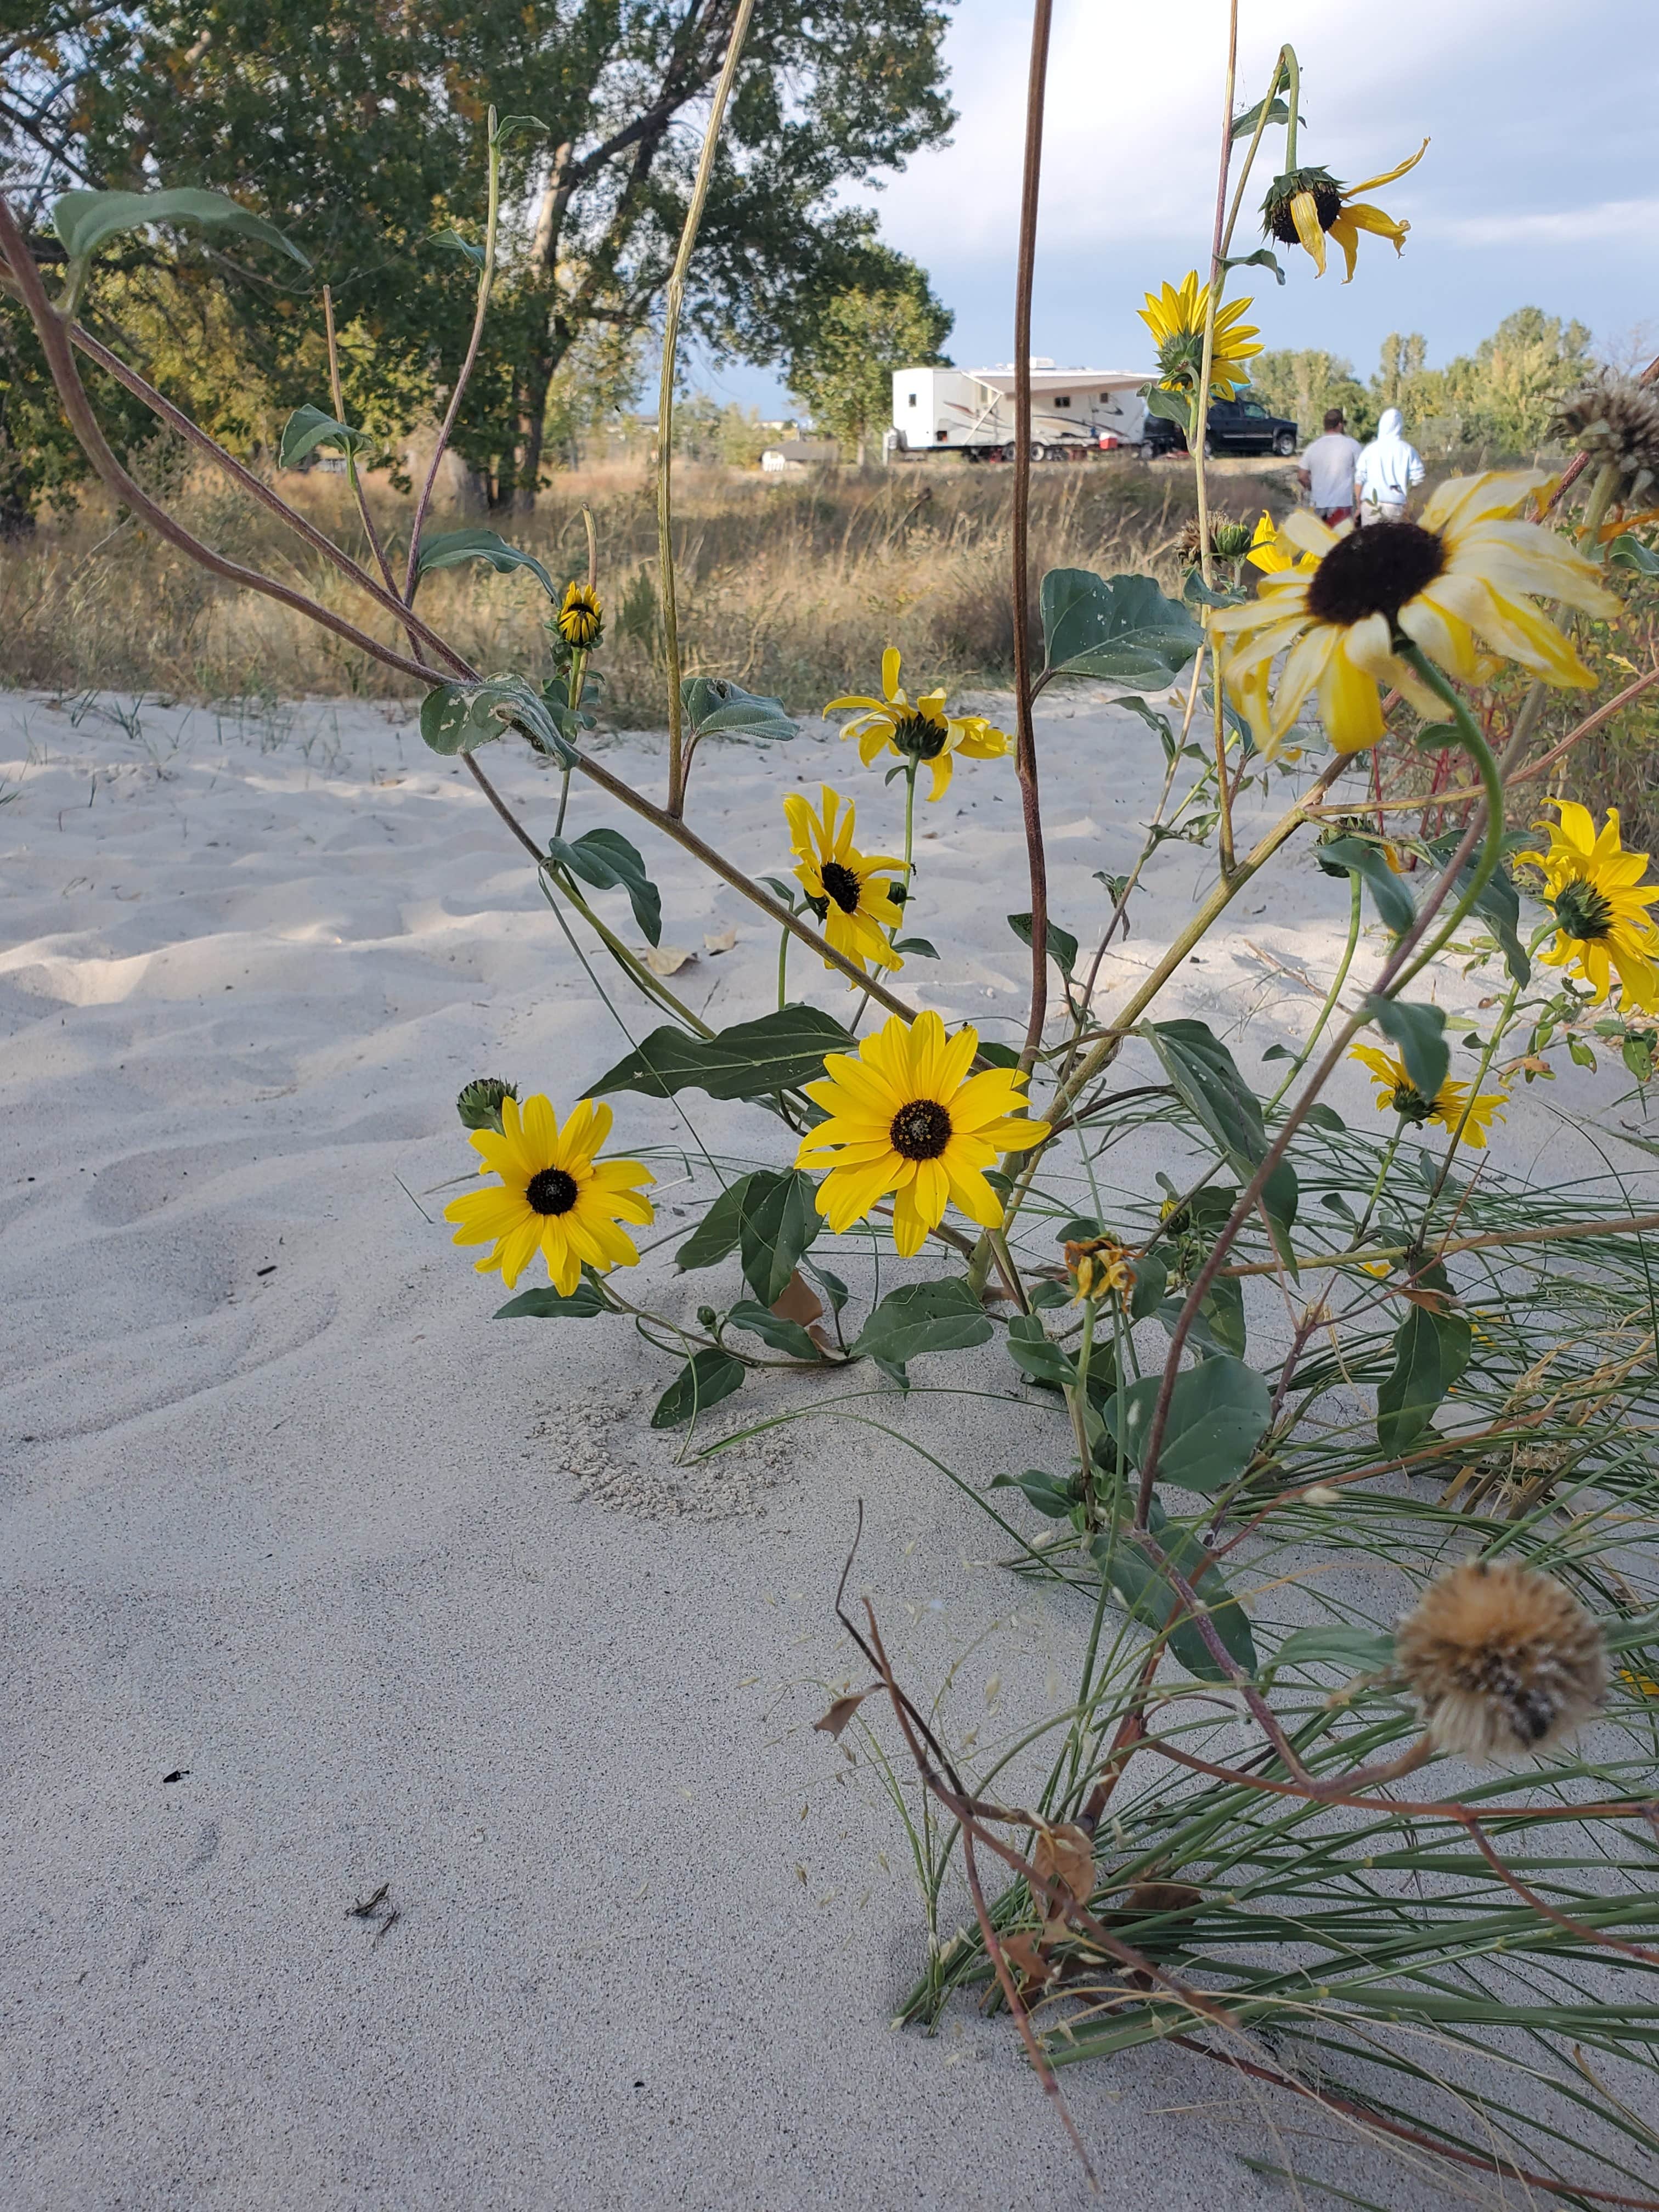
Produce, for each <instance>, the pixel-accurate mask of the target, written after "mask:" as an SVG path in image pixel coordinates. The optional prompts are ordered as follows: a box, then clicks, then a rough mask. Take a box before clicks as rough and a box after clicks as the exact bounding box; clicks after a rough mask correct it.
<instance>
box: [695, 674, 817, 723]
mask: <svg viewBox="0 0 1659 2212" xmlns="http://www.w3.org/2000/svg"><path fill="white" fill-rule="evenodd" d="M680 704H681V707H682V708H683V710H684V714H685V719H686V720H687V721H688V722H689V723H690V725H691V729H692V732H693V734H694V735H695V736H697V737H699V738H714V737H728V736H729V737H744V738H793V737H794V736H795V735H796V734H797V733H798V732H799V728H800V725H799V723H798V722H793V721H791V720H790V719H789V716H788V715H787V714H786V713H785V712H784V708H783V702H782V700H781V699H767V698H763V696H761V694H760V693H759V692H757V691H745V690H744V688H743V686H742V684H733V683H732V682H731V681H730V680H729V679H728V678H726V677H724V676H688V677H687V678H686V679H685V681H684V684H681V686H680Z"/></svg>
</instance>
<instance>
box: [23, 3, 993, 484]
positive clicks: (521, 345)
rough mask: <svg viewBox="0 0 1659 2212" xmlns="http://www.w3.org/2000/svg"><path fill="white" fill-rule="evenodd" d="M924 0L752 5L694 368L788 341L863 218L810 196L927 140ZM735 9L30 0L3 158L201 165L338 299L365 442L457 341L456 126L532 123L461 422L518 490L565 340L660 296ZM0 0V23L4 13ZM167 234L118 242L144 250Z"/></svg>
mask: <svg viewBox="0 0 1659 2212" xmlns="http://www.w3.org/2000/svg"><path fill="white" fill-rule="evenodd" d="M947 6H948V0H839V4H838V5H837V6H836V8H835V9H818V8H815V7H814V6H813V5H812V4H811V0H758V4H757V7H756V9H755V12H754V16H753V20H752V22H751V26H750V33H749V39H748V42H747V46H746V48H745V52H744V60H743V63H742V65H741V67H740V69H739V71H738V79H737V83H736V86H735V88H734V91H733V94H732V101H731V105H730V107H729V109H728V114H727V123H726V132H725V135H724V137H723V139H722V142H721V146H720V153H719V155H718V158H717V160H716V161H715V165H714V176H713V181H712V185H711V189H710V192H709V197H708V208H707V211H706V214H705V216H704V219H703V223H702V232H701V234H700V238H699V243H698V249H697V252H696V258H695V261H694V264H693V268H692V271H691V279H690V295H689V298H688V301H687V313H686V325H687V327H688V329H689V330H690V331H691V332H693V333H695V334H696V336H697V337H700V338H701V339H702V342H703V344H704V347H705V349H706V350H707V351H708V353H709V354H711V355H712V356H714V358H716V359H718V358H720V357H728V358H729V357H731V356H741V357H744V358H747V359H750V360H761V361H765V360H770V359H775V358H776V357H777V356H779V354H781V353H783V352H787V350H788V344H789V337H790V334H791V331H792V328H793V317H794V315H795V313H796V312H797V310H798V307H799V301H800V300H801V298H803V297H805V296H807V295H815V296H823V295H827V294H829V293H832V292H834V291H836V290H842V289H848V286H849V284H851V283H855V282H857V281H858V278H859V276H860V272H861V271H862V270H863V269H864V268H865V266H866V264H867V262H868V258H869V255H870V252H871V233H872V225H871V223H870V220H869V218H868V217H867V216H863V215H862V214H860V213H858V212H856V211H849V210H845V209H839V208H837V207H836V206H835V205H834V204H833V197H834V195H835V193H836V191H837V189H838V188H840V187H842V186H844V185H848V184H851V183H859V182H867V181H869V180H870V179H872V177H874V176H875V175H876V174H878V173H879V172H880V171H882V170H883V169H885V168H890V167H894V166H896V165H897V164H899V163H902V161H903V160H904V159H905V158H906V157H907V156H908V155H910V154H912V153H914V152H915V151H916V150H917V149H919V148H921V147H923V146H927V145H930V144H933V143H937V142H938V141H939V140H940V139H941V138H942V137H944V136H945V132H946V131H948V129H949V127H950V125H951V121H952V119H953V118H952V117H951V110H950V107H949V105H948V103H947V102H946V100H945V94H944V90H943V83H942V79H943V63H942V59H941V54H940V47H941V42H942V40H943V37H944V32H945V22H946V9H947ZM736 8H737V0H678V4H671V0H538V4H535V5H532V6H526V5H524V4H523V0H472V4H471V5H469V6H468V7H466V8H465V9H458V8H453V7H451V6H449V5H447V4H445V3H444V0H138V4H137V5H126V6H104V5H100V0H41V4H40V6H39V7H37V8H35V9H33V10H32V11H31V12H32V13H33V16H34V22H33V27H31V28H30V29H29V30H28V31H27V33H21V34H19V35H18V36H16V37H15V38H9V37H8V35H7V33H6V32H5V31H4V29H3V28H0V62H7V61H8V58H11V59H10V62H9V66H12V67H14V68H15V70H16V71H17V73H18V77H17V82H16V84H15V85H13V84H11V83H10V82H9V84H8V89H7V91H6V93H5V94H3V96H0V173H9V174H10V176H11V178H12V180H13V183H14V185H15V184H16V183H18V182H19V181H21V184H22V185H23V186H24V187H25V193H24V204H25V208H26V210H29V209H31V208H32V209H33V210H35V211H36V212H37V214H38V212H39V210H40V208H41V206H42V204H43V202H44V199H45V197H46V195H47V193H48V191H49V190H51V189H55V188H57V187H58V186H60V185H83V184H89V185H98V186H108V187H119V188H127V189H132V188H137V187H140V186H143V185H147V184H153V183H155V182H157V181H162V180H165V181H166V182H167V183H172V184H195V185H212V186H216V187H217V188H219V189H221V190H222V191H229V192H232V193H234V195H235V196H236V197H238V198H240V199H242V200H244V201H245V202H246V204H249V205H251V206H253V207H255V208H257V210H258V211H259V212H260V213H261V214H263V215H264V216H267V217H269V218H270V220H271V221H272V222H276V224H277V225H278V226H279V227H280V228H282V229H283V230H284V231H286V232H287V233H289V234H290V235H291V236H293V237H295V239H296V240H298V241H299V242H300V243H301V245H302V246H304V247H305V248H306V249H307V252H309V253H310V254H311V255H312V256H313V259H314V261H315V263H316V269H317V281H318V282H319V283H320V282H327V283H331V285H332V287H333V289H334V293H335V297H336V301H337V310H338V313H339V314H340V316H341V319H342V346H343V354H344V356H345V358H344V361H343V370H344V382H345V387H346V392H347V395H348V399H349V405H350V407H351V409H352V410H355V411H356V414H357V416H358V418H359V420H360V421H362V422H363V423H365V425H366V426H368V427H369V428H380V429H383V430H384V431H385V433H386V435H392V433H394V432H395V431H398V430H400V429H406V428H408V427H409V425H410V422H411V420H412V419H413V417H414V416H415V415H416V414H417V413H418V412H419V411H420V410H421V409H422V407H423V406H424V407H429V406H430V404H432V400H433V398H434V392H435V387H437V388H438V389H439V390H441V386H442V384H443V380H444V378H445V377H446V376H447V374H451V373H453V365H454V363H455V362H456V361H457V359H458V358H459V354H460V352H461V350H462V349H463V347H464V344H465V332H466V329H467V325H468V323H469V321H470V319H471V295H472V281H471V268H470V267H469V265H468V263H467V261H466V259H465V256H464V255H463V254H460V253H458V252H455V251H453V243H452V245H451V246H450V247H449V248H448V249H446V247H445V246H444V245H443V244H442V243H441V239H442V235H443V234H445V233H447V232H449V231H451V230H453V231H456V232H458V233H459V234H460V235H461V236H462V237H464V238H465V240H467V241H468V242H470V243H476V242H477V238H478V236H479V233H480V222H479V216H480V214H481V210H482V200H483V138H484V124H485V118H486V115H487V112H488V110H489V106H490V105H491V104H492V103H494V104H495V106H497V107H498V108H500V109H501V112H503V113H513V114H520V115H530V116H533V117H536V118H539V121H540V123H541V124H542V125H544V126H545V130H544V131H540V132H534V133H532V132H526V133H522V134H520V135H519V136H517V137H514V139H513V142H512V144H511V146H510V147H509V149H508V152H507V161H506V165H505V170H504V194H503V209H504V219H503V240H502V245H503V262H502V267H503V276H502V282H501V286H500V289H499V293H498V299H497V305H496V308H495V314H494V317H493V319H492V325H491V331H490V334H489V339H488V342H487V344H486V349H485V351H484V354H483V356H482V357H481V360H480V362H479V366H478V369H477V374H475V376H474V379H473V381H472V383H471V386H470V388H469V392H468V397H467V401H466V404H465V409H464V411H463V417H462V420H461V422H460V423H459V426H458V437H457V444H458V447H459V451H460V452H461V453H462V455H463V457H464V458H465V459H466V460H467V461H468V462H469V463H470V464H471V465H472V466H474V467H476V468H478V469H480V470H483V471H488V473H489V476H490V477H491V480H492V482H493V484H494V486H495V492H496V495H497V496H498V497H502V498H505V497H507V496H509V495H512V494H513V493H514V492H517V493H520V494H521V495H524V496H526V497H529V496H532V495H533V493H534V489H535V486H536V484H537V483H538V478H539V476H540V472H541V465H542V454H543V442H544V426H545V423H546V420H547V410H548V398H549V393H550V389H551V387H552V385H553V380H554V378H555V376H556V374H557V372H558V369H559V367H560V364H561V363H562V362H563V361H564V360H565V358H566V357H567V356H568V354H569V352H570V349H571V348H572V347H573V346H574V345H575V343H577V341H578V339H579V338H580V336H581V334H582V333H583V332H584V331H589V330H592V328H593V327H594V326H595V325H609V326H611V328H613V329H616V330H619V331H624V332H633V331H639V330H641V328H643V327H644V326H645V325H647V323H648V322H649V320H650V319H651V316H652V314H653V310H654V308H655V307H656V305H657V303H658V301H659V299H660V295H661V293H662V289H663V287H664V284H665V281H666V277H667V274H668V270H669V268H670V265H671V262H672V258H673V254H674V251H675V248H676V246H677V243H678V235H679V230H680V225H681V220H682V217H683V215H684V207H685V203H686V199H687V197H688V194H689V191H690V183H691V178H692V173H693V171H694V169H695V167H696V159H697V154H698V150H699V147H700V143H701V131H702V118H703V116H704V114H705V112H706V107H707V100H708V94H709V92H710V90H711V88H712V87H713V83H714V78H715V76H717V75H718V73H719V70H720V66H721V64H722V61H723V59H724V56H725V52H726V44H727V40H728V39H729V36H730V33H731V28H732V20H733V17H734V15H735V13H736ZM5 20H6V19H5V18H4V17H0V24H3V22H4V21H5ZM183 251H184V252H185V255H186V256H187V257H188V258H197V259H199V258H208V259H210V263H211V265H213V266H215V267H216V269H217V270H219V271H220V272H221V273H222V275H223V276H226V277H227V279H228V281H229V282H230V283H232V285H233V287H234V296H235V298H236V301H237V303H238V307H239V312H240V314H241V317H242V319H243V321H244V324H245V326H246V331H247V334H248V343H249V346H250V349H251V351H252V357H253V359H254V361H255V363H256V365H257V368H258V371H259V373H260V374H264V375H265V376H267V377H269V379H270V383H271V386H272V389H273V391H274V392H276V394H277V396H278V397H279V398H281V399H282V400H283V402H284V403H285V404H298V403H299V402H300V401H301V400H306V399H318V398H321V397H324V396H325V394H324V392H322V391H320V390H319V381H318V368H319V360H318V349H317V343H316V338H317V327H318V321H319V318H318V315H317V313H316V308H315V303H314V300H313V298H312V297H311V296H309V290H308V288H307V287H306V286H305V285H303V284H301V286H300V287H298V288H297V289H296V288H295V287H293V286H292V285H291V284H290V282H289V277H288V276H286V275H284V274H281V273H278V272H276V271H273V270H269V269H266V268H263V267H260V266H258V265H257V263H256V257H254V256H252V255H247V256H234V257H233V256H230V255H218V254H215V255H212V256H210V257H203V256H202V254H201V250H200V249H199V248H197V247H193V246H192V247H186V248H185V249H183ZM172 256H173V249H172V248H170V247H155V246H142V245H140V246H137V247H136V248H135V249H134V251H133V253H132V255H131V256H129V257H125V258H127V259H129V260H131V261H137V262H142V263H146V264H151V265H153V264H155V263H157V262H158V261H162V262H165V261H166V260H167V259H168V258H171V257H172Z"/></svg>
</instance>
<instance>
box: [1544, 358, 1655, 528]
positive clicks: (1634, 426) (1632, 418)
mask: <svg viewBox="0 0 1659 2212" xmlns="http://www.w3.org/2000/svg"><path fill="white" fill-rule="evenodd" d="M1550 428H1551V429H1552V430H1553V432H1554V433H1555V434H1556V435H1558V436H1559V437H1564V438H1566V439H1569V440H1571V442H1572V443H1573V444H1574V445H1575V446H1577V447H1578V449H1579V451H1580V452H1581V453H1589V454H1592V455H1594V456H1595V459H1598V460H1603V461H1612V462H1613V463H1614V465H1616V466H1617V468H1618V470H1619V473H1620V496H1621V497H1623V498H1626V499H1637V498H1640V497H1641V496H1642V495H1643V494H1644V492H1646V491H1647V489H1649V487H1650V485H1651V484H1653V483H1659V388H1656V387H1655V386H1651V385H1647V384H1641V383H1638V381H1637V380H1636V378H1635V377H1633V376H1621V375H1620V374H1619V372H1618V371H1617V370H1616V369H1611V368H1603V369H1598V370H1597V371H1596V373H1595V375H1593V376H1592V377H1590V378H1589V379H1588V380H1586V381H1585V382H1584V383H1583V384H1582V385H1581V386H1579V387H1578V389H1577V391H1576V392H1569V393H1568V394H1567V396H1566V398H1565V399H1563V400H1562V401H1561V403H1560V404H1559V406H1558V407H1557V409H1556V410H1555V416H1554V419H1553V422H1552V423H1551V425H1550Z"/></svg>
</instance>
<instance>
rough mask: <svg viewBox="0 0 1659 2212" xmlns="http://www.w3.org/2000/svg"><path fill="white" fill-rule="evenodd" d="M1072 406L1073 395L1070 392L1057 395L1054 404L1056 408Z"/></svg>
mask: <svg viewBox="0 0 1659 2212" xmlns="http://www.w3.org/2000/svg"><path fill="white" fill-rule="evenodd" d="M1054 404H1055V406H1056V407H1069V406H1070V405H1071V404H1072V395H1071V393H1070V392H1059V393H1057V394H1056V395H1055V398H1054Z"/></svg>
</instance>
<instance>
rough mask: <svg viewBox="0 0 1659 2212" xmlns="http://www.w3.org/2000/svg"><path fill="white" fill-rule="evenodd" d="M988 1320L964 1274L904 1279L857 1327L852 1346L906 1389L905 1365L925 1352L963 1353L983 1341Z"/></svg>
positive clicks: (989, 1329)
mask: <svg viewBox="0 0 1659 2212" xmlns="http://www.w3.org/2000/svg"><path fill="white" fill-rule="evenodd" d="M990 1335H991V1323H990V1321H989V1318H988V1317H987V1314H986V1311H985V1309H984V1307H983V1306H982V1305H981V1304H980V1302H979V1300H978V1298H977V1297H975V1295H974V1293H973V1291H971V1290H970V1289H969V1285H968V1283H967V1280H966V1279H965V1278H964V1277H961V1276H957V1277H951V1278H948V1279H946V1280H945V1281H943V1282H934V1283H905V1284H903V1285H901V1286H900V1288H899V1289H897V1290H896V1291H889V1292H888V1293H887V1295H886V1297H884V1299H883V1300H882V1302H881V1304H879V1305H878V1307H877V1308H876V1310H875V1311H874V1312H873V1313H872V1315H871V1316H870V1318H869V1319H868V1321H866V1322H865V1324H864V1327H863V1328H861V1329H860V1331H859V1333H858V1336H857V1338H856V1339H855V1340H854V1345H853V1350H854V1353H855V1354H860V1355H862V1356H863V1357H864V1358H869V1359H873V1360H874V1361H875V1363H876V1364H877V1366H878V1367H879V1368H880V1370H881V1371H882V1373H883V1374H884V1375H890V1376H892V1378H893V1380H894V1382H895V1383H897V1384H898V1385H899V1387H900V1389H904V1390H908V1389H909V1387H910V1377H909V1376H908V1373H907V1372H906V1368H907V1366H908V1362H909V1361H911V1360H912V1359H915V1358H917V1356H918V1355H919V1354H920V1353H921V1352H965V1351H966V1350H967V1349H968V1348H969V1346H972V1345H975V1344H984V1343H986V1342H987V1340H988V1339H989V1337H990Z"/></svg>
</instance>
